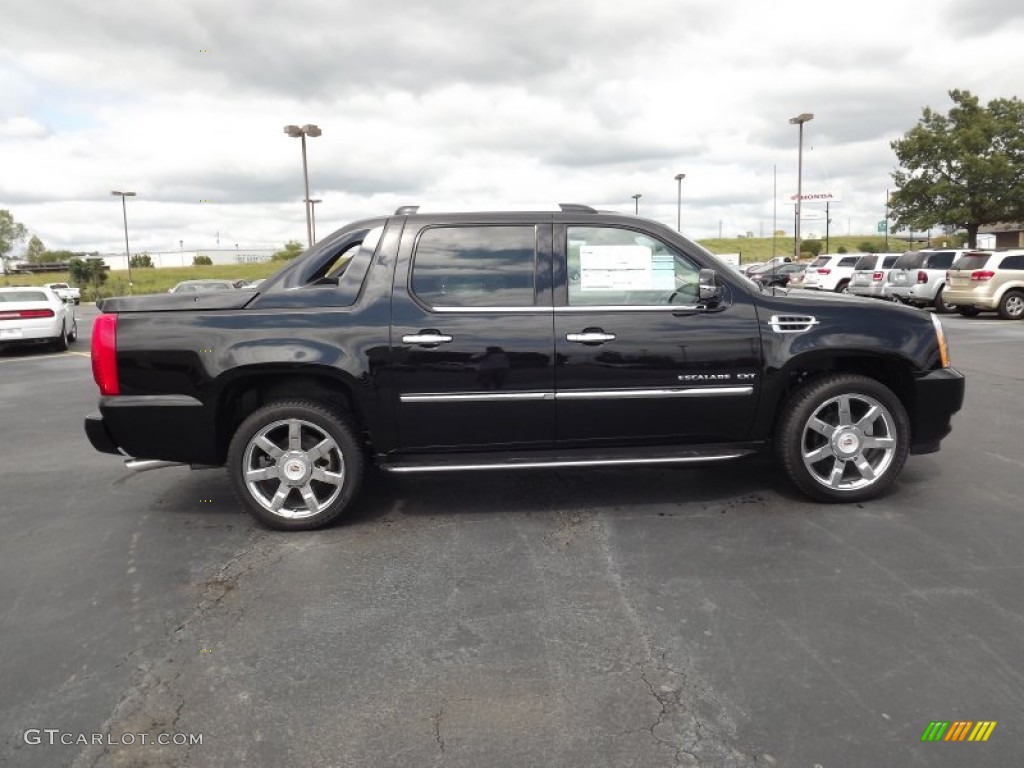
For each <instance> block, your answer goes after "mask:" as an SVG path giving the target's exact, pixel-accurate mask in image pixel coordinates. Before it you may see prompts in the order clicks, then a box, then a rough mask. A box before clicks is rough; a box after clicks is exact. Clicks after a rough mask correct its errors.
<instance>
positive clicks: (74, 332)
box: [68, 317, 78, 341]
mask: <svg viewBox="0 0 1024 768" xmlns="http://www.w3.org/2000/svg"><path fill="white" fill-rule="evenodd" d="M68 341H78V318H77V317H76V318H75V319H74V320H72V321H71V333H69V334H68Z"/></svg>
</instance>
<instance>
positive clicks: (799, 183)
mask: <svg viewBox="0 0 1024 768" xmlns="http://www.w3.org/2000/svg"><path fill="white" fill-rule="evenodd" d="M813 119H814V114H813V113H811V112H803V113H801V114H799V115H797V116H796V117H791V118H789V122H790V123H791V124H792V125H799V126H800V144H799V147H800V148H799V150H798V152H797V166H796V225H795V226H794V227H793V229H794V233H793V258H794V259H795V260H797V261H799V259H800V202H801V200H800V198H801V197H802V196H803V192H804V189H803V180H804V123H807V122H810V121H811V120H813Z"/></svg>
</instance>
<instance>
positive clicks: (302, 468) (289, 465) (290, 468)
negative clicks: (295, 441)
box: [284, 459, 306, 481]
mask: <svg viewBox="0 0 1024 768" xmlns="http://www.w3.org/2000/svg"><path fill="white" fill-rule="evenodd" d="M305 474H306V465H305V464H303V463H302V462H301V461H299V460H298V459H289V460H288V461H286V462H285V465H284V476H285V477H286V478H288V479H289V480H292V481H296V480H301V479H302V477H303V475H305Z"/></svg>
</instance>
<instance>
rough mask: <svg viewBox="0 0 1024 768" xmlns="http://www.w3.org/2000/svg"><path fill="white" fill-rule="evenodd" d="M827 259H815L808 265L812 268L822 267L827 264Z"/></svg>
mask: <svg viewBox="0 0 1024 768" xmlns="http://www.w3.org/2000/svg"><path fill="white" fill-rule="evenodd" d="M828 259H829V257H828V256H819V257H818V258H816V259H815V260H814V261H812V262H811V263H810V266H812V267H824V266H825V265H826V264H828Z"/></svg>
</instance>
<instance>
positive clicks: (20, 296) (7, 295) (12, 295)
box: [0, 291, 49, 302]
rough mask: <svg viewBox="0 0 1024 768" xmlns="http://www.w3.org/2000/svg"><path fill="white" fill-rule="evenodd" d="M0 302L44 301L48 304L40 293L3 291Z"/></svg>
mask: <svg viewBox="0 0 1024 768" xmlns="http://www.w3.org/2000/svg"><path fill="white" fill-rule="evenodd" d="M0 301H45V302H49V299H48V298H46V294H45V293H43V292H42V291H4V292H2V293H0Z"/></svg>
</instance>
